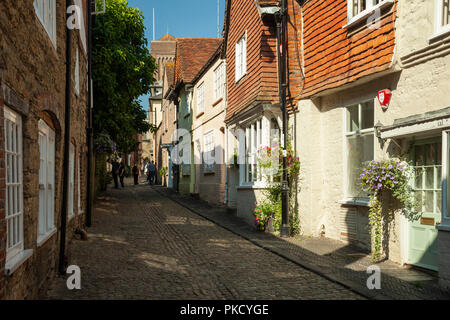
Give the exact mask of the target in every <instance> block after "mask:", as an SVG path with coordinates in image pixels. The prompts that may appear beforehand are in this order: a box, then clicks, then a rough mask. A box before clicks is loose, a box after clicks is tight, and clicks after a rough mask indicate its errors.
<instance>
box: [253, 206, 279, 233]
mask: <svg viewBox="0 0 450 320" xmlns="http://www.w3.org/2000/svg"><path fill="white" fill-rule="evenodd" d="M280 211H281V210H280V208H279V204H278V203H277V202H276V203H272V202H271V201H267V200H265V201H263V202H262V203H258V202H255V208H254V209H253V215H254V216H255V226H256V229H258V230H261V231H264V230H265V229H266V226H267V224H268V223H269V221H270V220H272V225H273V226H274V230H275V231H276V230H277V229H276V226H278V230H279V225H280V221H279V220H280V215H279V214H277V213H279V212H280Z"/></svg>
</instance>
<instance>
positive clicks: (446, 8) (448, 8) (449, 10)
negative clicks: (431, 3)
mask: <svg viewBox="0 0 450 320" xmlns="http://www.w3.org/2000/svg"><path fill="white" fill-rule="evenodd" d="M442 2H443V6H442V26H445V25H447V24H450V1H449V0H442Z"/></svg>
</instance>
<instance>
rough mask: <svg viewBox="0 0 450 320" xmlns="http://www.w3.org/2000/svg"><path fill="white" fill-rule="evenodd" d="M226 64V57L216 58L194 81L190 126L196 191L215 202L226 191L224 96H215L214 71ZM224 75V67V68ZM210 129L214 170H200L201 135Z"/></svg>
mask: <svg viewBox="0 0 450 320" xmlns="http://www.w3.org/2000/svg"><path fill="white" fill-rule="evenodd" d="M222 64H223V65H224V66H225V60H222V59H217V60H216V61H215V62H213V63H212V65H211V66H210V67H209V68H208V70H207V71H206V72H205V73H204V74H203V76H202V77H200V78H199V79H198V81H197V82H196V83H194V90H193V101H192V106H193V126H192V128H193V129H192V138H193V141H194V156H195V176H196V178H195V186H194V190H195V193H198V194H199V195H200V198H202V199H204V200H206V201H208V202H211V203H216V204H223V202H224V196H225V195H224V193H225V171H224V170H225V164H224V158H225V122H224V120H225V103H226V97H225V95H226V92H224V96H223V97H221V98H219V99H215V97H214V71H215V70H216V69H217V68H218V67H219V66H220V65H222ZM224 75H225V70H224ZM200 85H203V88H204V111H203V114H200V113H199V111H198V104H197V102H198V101H197V93H198V88H199V86H200ZM211 131H213V132H214V133H213V134H214V145H215V161H216V165H215V166H214V173H204V172H203V161H202V152H203V150H204V136H205V134H207V133H209V132H211Z"/></svg>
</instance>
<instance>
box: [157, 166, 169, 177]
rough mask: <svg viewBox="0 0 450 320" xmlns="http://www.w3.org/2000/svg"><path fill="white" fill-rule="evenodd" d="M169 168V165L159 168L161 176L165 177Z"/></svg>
mask: <svg viewBox="0 0 450 320" xmlns="http://www.w3.org/2000/svg"><path fill="white" fill-rule="evenodd" d="M167 170H168V168H167V167H162V168H161V169H159V175H160V176H161V177H165V176H166V174H167Z"/></svg>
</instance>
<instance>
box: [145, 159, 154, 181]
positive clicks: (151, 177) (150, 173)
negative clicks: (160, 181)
mask: <svg viewBox="0 0 450 320" xmlns="http://www.w3.org/2000/svg"><path fill="white" fill-rule="evenodd" d="M147 171H148V179H149V185H152V184H153V183H154V179H155V175H156V166H155V164H154V162H153V161H152V162H150V163H149V164H147Z"/></svg>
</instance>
